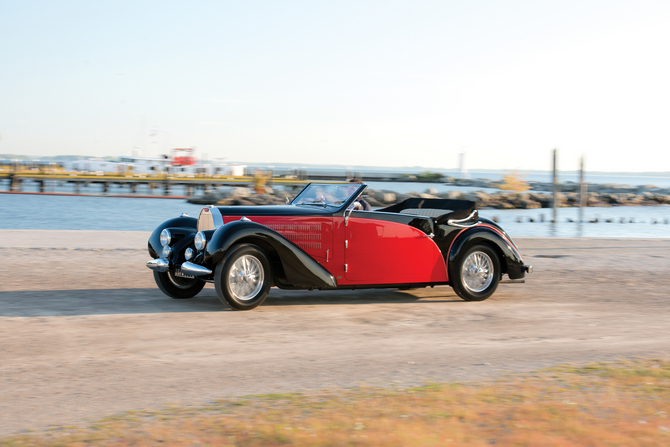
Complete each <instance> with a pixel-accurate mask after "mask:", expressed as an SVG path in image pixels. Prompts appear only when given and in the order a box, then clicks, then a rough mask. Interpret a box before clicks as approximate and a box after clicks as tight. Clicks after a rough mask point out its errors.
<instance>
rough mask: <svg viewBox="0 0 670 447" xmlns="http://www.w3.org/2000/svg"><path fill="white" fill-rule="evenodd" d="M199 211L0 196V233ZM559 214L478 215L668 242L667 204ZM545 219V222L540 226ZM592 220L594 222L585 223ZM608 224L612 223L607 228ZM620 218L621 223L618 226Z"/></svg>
mask: <svg viewBox="0 0 670 447" xmlns="http://www.w3.org/2000/svg"><path fill="white" fill-rule="evenodd" d="M201 208H202V206H201V205H191V204H189V203H186V201H185V200H181V199H139V198H138V199H135V198H120V197H72V196H38V195H22V194H0V229H35V230H120V231H151V230H153V229H154V228H155V227H156V226H157V225H158V224H159V223H161V222H163V221H165V220H167V219H170V218H173V217H177V216H179V214H181V213H183V212H186V213H188V214H190V215H191V216H194V217H195V216H197V215H198V213H199V212H200V209H201ZM558 211H559V214H558V216H559V219H558V220H559V222H558V223H556V224H552V223H550V222H548V221H549V220H550V219H551V216H552V210H551V209H539V210H537V209H536V210H481V211H480V213H481V215H482V216H484V217H488V218H493V217H496V218H497V219H498V222H499V223H500V224H501V225H502V227H503V228H504V229H505V230H506V231H507V232H508V233H509V234H510V235H511V236H543V237H649V238H669V237H670V223H666V222H669V221H670V206H667V205H663V206H656V207H610V208H585V209H584V220H586V221H587V222H584V223H574V222H573V223H570V222H568V221H567V220H568V219H572V220H573V221H576V220H578V219H579V209H578V208H561V209H559V210H558ZM543 215H544V220H545V222H540V220H542V216H543ZM529 219H533V220H534V221H535V222H530V221H529ZM595 219H598V222H597V223H590V222H588V221H591V220H595ZM607 219H613V220H614V222H612V223H607V222H605V220H607ZM621 219H624V221H625V223H620V221H621ZM518 220H521V222H518ZM631 220H633V221H634V222H633V223H631V222H630V221H631ZM654 222H656V223H654ZM1 244H2V242H1V241H0V245H1Z"/></svg>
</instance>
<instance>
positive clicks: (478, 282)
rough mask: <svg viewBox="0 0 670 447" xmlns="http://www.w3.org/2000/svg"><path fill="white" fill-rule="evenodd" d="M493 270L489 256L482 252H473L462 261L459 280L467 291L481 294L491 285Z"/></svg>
mask: <svg viewBox="0 0 670 447" xmlns="http://www.w3.org/2000/svg"><path fill="white" fill-rule="evenodd" d="M494 270H495V269H494V268H493V261H491V258H490V257H489V255H487V254H486V253H484V252H482V251H474V252H472V253H470V255H469V256H468V257H467V258H465V261H463V267H462V269H461V280H462V282H463V285H464V286H465V287H466V288H467V289H468V290H469V291H471V292H474V293H479V292H483V291H484V290H486V288H487V287H489V286H490V285H491V282H492V281H493V277H494V276H495V271H494Z"/></svg>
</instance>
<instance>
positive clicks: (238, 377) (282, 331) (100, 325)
mask: <svg viewBox="0 0 670 447" xmlns="http://www.w3.org/2000/svg"><path fill="white" fill-rule="evenodd" d="M147 238H148V233H142V232H94V231H28V230H26V231H24V230H0V256H1V257H2V259H3V261H4V262H3V267H2V269H0V436H4V435H9V434H13V433H17V432H20V431H22V430H26V429H38V430H40V429H44V428H46V427H48V426H49V425H61V424H76V423H81V422H82V421H85V420H87V419H95V418H100V417H103V416H107V415H110V414H113V413H116V412H120V411H124V410H132V409H139V408H156V407H160V406H163V405H166V404H171V403H174V404H196V405H197V404H203V403H207V402H209V401H211V400H213V399H217V398H223V397H228V396H239V395H245V394H256V393H277V392H287V391H309V390H311V389H326V388H327V389H333V388H339V387H349V386H355V385H359V384H369V385H380V386H394V385H398V386H405V385H410V384H416V383H424V382H427V381H450V380H455V381H463V380H480V379H487V378H495V377H499V376H500V375H501V374H504V373H506V372H516V371H527V370H532V369H537V368H541V367H544V366H549V365H554V364H557V363H565V362H574V363H583V362H588V361H593V360H612V359H621V358H630V357H658V358H668V357H669V355H668V354H669V351H670V312H669V311H668V303H669V301H670V299H669V298H668V297H669V296H670V295H669V293H668V290H670V275H669V272H670V239H559V238H555V239H548V238H518V239H517V240H516V242H517V244H518V245H519V246H520V248H521V251H522V252H523V253H524V255H525V257H526V263H529V264H532V265H533V266H534V267H535V272H534V273H533V274H531V275H529V276H528V279H527V282H526V284H503V285H501V286H500V287H499V288H498V291H497V292H496V294H495V295H494V296H493V297H492V298H490V299H489V300H487V301H483V302H479V303H468V302H464V301H461V300H460V299H459V298H458V297H457V296H456V295H455V294H454V293H453V292H452V290H451V289H450V288H449V287H436V288H434V289H430V288H428V289H420V290H412V291H399V290H394V289H388V290H365V291H355V292H352V291H329V292H319V291H313V292H308V291H293V292H287V291H281V290H278V289H272V291H271V292H270V296H269V297H268V299H267V300H266V302H265V303H264V304H263V305H262V306H261V307H260V308H258V309H256V310H254V311H250V312H233V311H230V310H228V309H227V308H225V307H224V306H223V305H221V303H220V302H219V300H218V299H217V297H216V293H215V291H214V289H213V287H212V286H210V285H208V286H207V287H206V288H205V289H204V290H203V292H202V293H201V294H200V295H199V296H198V297H196V298H194V299H192V300H173V299H170V298H168V297H166V296H164V295H163V294H162V293H161V292H160V291H159V290H158V288H157V287H156V286H155V284H154V282H153V277H152V274H151V271H150V270H148V269H147V268H146V267H145V266H144V263H145V262H146V261H147V260H148V259H149V257H148V254H147V252H146V241H147Z"/></svg>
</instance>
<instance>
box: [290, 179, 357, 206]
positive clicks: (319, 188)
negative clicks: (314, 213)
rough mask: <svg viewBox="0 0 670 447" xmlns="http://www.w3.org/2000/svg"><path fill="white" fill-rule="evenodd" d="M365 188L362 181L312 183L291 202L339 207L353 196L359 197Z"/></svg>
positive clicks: (294, 203)
mask: <svg viewBox="0 0 670 447" xmlns="http://www.w3.org/2000/svg"><path fill="white" fill-rule="evenodd" d="M363 189H365V185H364V184H362V183H310V184H309V185H307V186H305V188H304V189H303V190H302V191H300V194H298V195H297V196H296V197H295V199H293V201H292V202H291V204H292V205H307V206H322V207H327V206H333V207H338V208H339V207H341V206H342V205H344V204H345V203H347V201H348V200H349V199H350V198H352V196H354V195H356V197H358V196H359V195H360V193H361V192H363Z"/></svg>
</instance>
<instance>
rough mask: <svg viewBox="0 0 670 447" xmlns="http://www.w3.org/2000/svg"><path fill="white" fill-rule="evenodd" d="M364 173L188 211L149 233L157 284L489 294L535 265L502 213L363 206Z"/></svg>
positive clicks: (236, 301) (175, 288)
mask: <svg viewBox="0 0 670 447" xmlns="http://www.w3.org/2000/svg"><path fill="white" fill-rule="evenodd" d="M365 188H366V185H365V184H358V183H310V184H309V185H307V186H306V187H305V188H304V189H303V190H302V191H301V192H300V193H299V194H298V195H297V196H296V197H295V198H294V199H293V200H292V201H291V202H290V203H287V204H286V205H269V206H221V207H217V206H211V205H210V206H208V207H206V208H204V209H202V211H201V212H200V215H199V216H198V218H197V219H196V218H194V217H189V216H188V215H186V214H182V215H181V216H180V217H178V218H175V219H170V220H168V221H166V222H163V223H162V224H161V225H159V226H158V227H157V228H156V229H155V230H154V232H153V233H152V235H151V237H150V238H149V254H150V255H151V257H152V258H154V259H153V260H151V261H149V262H148V263H147V267H149V268H150V269H152V270H153V271H154V278H155V280H156V284H157V285H158V287H159V288H160V289H161V290H162V291H163V292H164V293H165V294H166V295H168V296H170V297H172V298H191V297H194V296H195V295H197V294H198V293H199V292H200V291H201V290H202V288H203V287H204V285H205V283H206V282H213V283H214V286H215V288H216V293H217V295H218V296H219V299H220V300H221V302H223V303H225V304H228V305H229V306H230V307H232V308H233V309H237V310H249V309H253V308H255V307H256V306H258V305H260V304H261V303H262V302H263V301H264V300H265V297H266V296H267V294H268V292H269V291H270V287H272V286H276V287H279V288H281V289H309V290H312V289H319V290H325V289H362V288H400V289H409V288H417V287H427V286H431V287H433V286H436V285H447V284H448V285H450V286H451V287H452V288H453V289H454V290H455V292H456V293H457V294H458V295H459V296H460V297H461V298H463V299H464V300H467V301H481V300H485V299H486V298H488V297H489V296H491V295H492V294H493V292H494V291H495V290H496V288H497V287H498V283H499V282H500V281H501V280H502V278H503V275H505V274H506V275H507V276H508V277H509V280H508V281H510V282H523V280H522V278H523V277H524V276H525V274H526V273H530V272H531V271H532V267H531V266H529V265H525V264H524V261H523V257H522V256H521V253H520V252H519V249H518V248H517V246H516V245H515V244H514V242H513V241H512V239H511V238H510V237H509V236H508V235H507V234H506V233H505V231H503V229H502V228H500V227H499V226H498V225H497V224H496V223H494V222H492V221H490V220H488V219H484V218H481V217H479V215H478V212H477V210H476V208H475V203H474V202H471V201H467V200H446V199H444V200H443V199H421V198H411V199H407V200H405V201H403V202H400V203H398V204H395V205H393V206H389V207H387V208H383V209H379V210H376V211H362V210H360V209H358V208H360V204H359V203H358V202H357V199H358V198H359V197H360V196H361V193H363V191H364V190H365Z"/></svg>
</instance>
